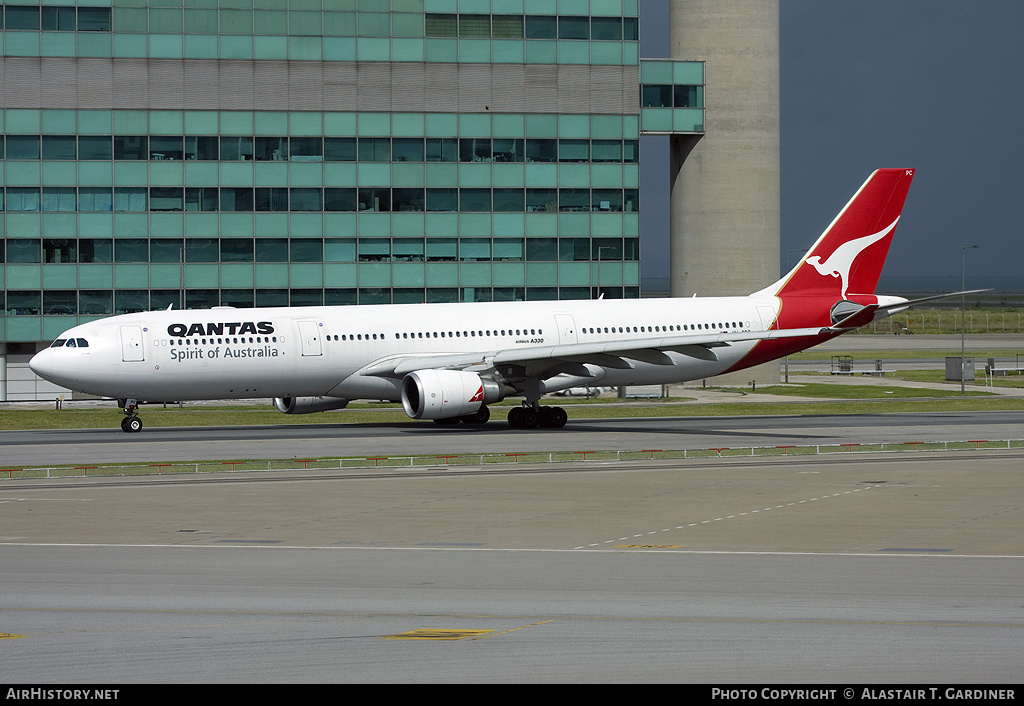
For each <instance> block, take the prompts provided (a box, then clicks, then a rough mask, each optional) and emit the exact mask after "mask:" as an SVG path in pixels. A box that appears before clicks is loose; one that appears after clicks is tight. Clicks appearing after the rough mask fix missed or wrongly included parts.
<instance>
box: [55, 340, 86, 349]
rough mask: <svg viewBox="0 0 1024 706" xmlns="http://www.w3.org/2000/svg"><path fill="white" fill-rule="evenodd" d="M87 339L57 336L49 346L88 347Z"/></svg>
mask: <svg viewBox="0 0 1024 706" xmlns="http://www.w3.org/2000/svg"><path fill="white" fill-rule="evenodd" d="M88 347H89V341H87V340H86V339H84V338H58V339H57V340H55V341H54V342H53V343H51V344H50V348H88Z"/></svg>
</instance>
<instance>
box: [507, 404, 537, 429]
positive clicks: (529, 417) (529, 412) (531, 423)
mask: <svg viewBox="0 0 1024 706" xmlns="http://www.w3.org/2000/svg"><path fill="white" fill-rule="evenodd" d="M537 423H538V415H537V411H536V410H535V409H534V408H533V407H513V408H512V410H511V411H510V412H509V413H508V425H509V426H510V427H512V428H513V429H533V428H534V427H536V426H537Z"/></svg>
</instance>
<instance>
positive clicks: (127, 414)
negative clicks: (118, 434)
mask: <svg viewBox="0 0 1024 706" xmlns="http://www.w3.org/2000/svg"><path fill="white" fill-rule="evenodd" d="M121 406H122V408H123V409H122V411H123V412H124V419H122V420H121V431H123V432H127V433H129V434H131V433H134V432H138V431H142V420H141V419H140V418H139V415H138V409H139V401H138V400H134V399H127V400H122V405H121Z"/></svg>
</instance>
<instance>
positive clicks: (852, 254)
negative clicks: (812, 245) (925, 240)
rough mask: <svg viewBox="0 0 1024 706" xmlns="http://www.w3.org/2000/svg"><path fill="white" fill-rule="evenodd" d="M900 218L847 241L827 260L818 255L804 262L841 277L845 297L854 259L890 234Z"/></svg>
mask: <svg viewBox="0 0 1024 706" xmlns="http://www.w3.org/2000/svg"><path fill="white" fill-rule="evenodd" d="M899 220H900V219H899V217H897V218H896V220H895V221H893V222H892V223H890V224H889V227H888V228H885V229H883V230H880V231H878V232H877V233H874V234H872V235H865V236H864V237H863V238H856V239H855V240H848V241H846V242H845V243H843V244H842V245H840V246H839V247H838V248H836V249H835V250H833V251H832V254H831V255H829V256H828V259H827V260H825V262H822V261H821V257H819V256H818V255H815V256H814V257H809V258H807V259H806V260H804V262H806V263H807V264H808V265H813V266H814V269H816V270H817V271H818V274H819V275H822V276H824V277H839V278H840V280H841V281H842V297H843V298H844V299H845V298H846V288H847V286H848V285H849V281H850V268H851V267H853V262H854V260H856V259H857V257H858V256H859V255H860V254H861V253H862V252H864V251H865V250H866V249H867V248H868V247H870V246H871V245H873V244H875V243H877V242H878V241H879V240H881V239H882V238H884V237H885V236H886V235H888V234H889V231H891V230H892V229H893V228H895V227H896V224H897V223H898V222H899Z"/></svg>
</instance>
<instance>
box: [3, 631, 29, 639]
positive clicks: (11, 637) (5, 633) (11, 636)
mask: <svg viewBox="0 0 1024 706" xmlns="http://www.w3.org/2000/svg"><path fill="white" fill-rule="evenodd" d="M16 637H25V636H24V635H12V634H11V633H9V632H0V640H12V639H14V638H16Z"/></svg>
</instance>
